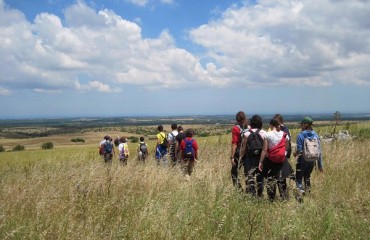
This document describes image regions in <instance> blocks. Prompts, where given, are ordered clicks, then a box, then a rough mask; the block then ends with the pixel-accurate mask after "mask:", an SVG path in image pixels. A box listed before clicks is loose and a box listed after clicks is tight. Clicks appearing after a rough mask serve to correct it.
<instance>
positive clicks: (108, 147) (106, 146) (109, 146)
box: [104, 141, 113, 154]
mask: <svg viewBox="0 0 370 240" xmlns="http://www.w3.org/2000/svg"><path fill="white" fill-rule="evenodd" d="M112 150H113V144H112V143H111V142H110V141H106V142H105V143H104V154H111V153H112Z"/></svg>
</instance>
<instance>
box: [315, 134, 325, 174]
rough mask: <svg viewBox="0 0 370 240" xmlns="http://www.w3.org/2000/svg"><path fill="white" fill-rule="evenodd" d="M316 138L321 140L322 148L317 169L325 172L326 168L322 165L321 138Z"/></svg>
mask: <svg viewBox="0 0 370 240" xmlns="http://www.w3.org/2000/svg"><path fill="white" fill-rule="evenodd" d="M316 135H317V134H316ZM316 137H317V139H318V140H319V146H320V149H321V152H320V157H319V160H317V168H318V169H319V171H320V172H324V168H323V164H322V146H321V141H320V137H319V136H318V135H317V136H316Z"/></svg>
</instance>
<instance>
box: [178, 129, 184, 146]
mask: <svg viewBox="0 0 370 240" xmlns="http://www.w3.org/2000/svg"><path fill="white" fill-rule="evenodd" d="M183 139H185V133H184V132H179V134H177V136H176V140H177V143H178V144H179V146H180V144H181V141H182V140H183Z"/></svg>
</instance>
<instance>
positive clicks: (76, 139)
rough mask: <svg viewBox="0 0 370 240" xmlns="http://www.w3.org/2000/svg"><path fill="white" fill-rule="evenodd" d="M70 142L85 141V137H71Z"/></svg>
mask: <svg viewBox="0 0 370 240" xmlns="http://www.w3.org/2000/svg"><path fill="white" fill-rule="evenodd" d="M71 142H85V139H82V138H73V139H71Z"/></svg>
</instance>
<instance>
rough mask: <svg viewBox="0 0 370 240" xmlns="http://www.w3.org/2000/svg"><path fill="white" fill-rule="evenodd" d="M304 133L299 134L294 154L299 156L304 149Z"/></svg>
mask: <svg viewBox="0 0 370 240" xmlns="http://www.w3.org/2000/svg"><path fill="white" fill-rule="evenodd" d="M303 143H304V135H303V134H302V133H299V134H298V136H297V150H296V151H295V152H294V154H293V156H294V157H297V156H298V155H299V154H301V153H302V151H303Z"/></svg>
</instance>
